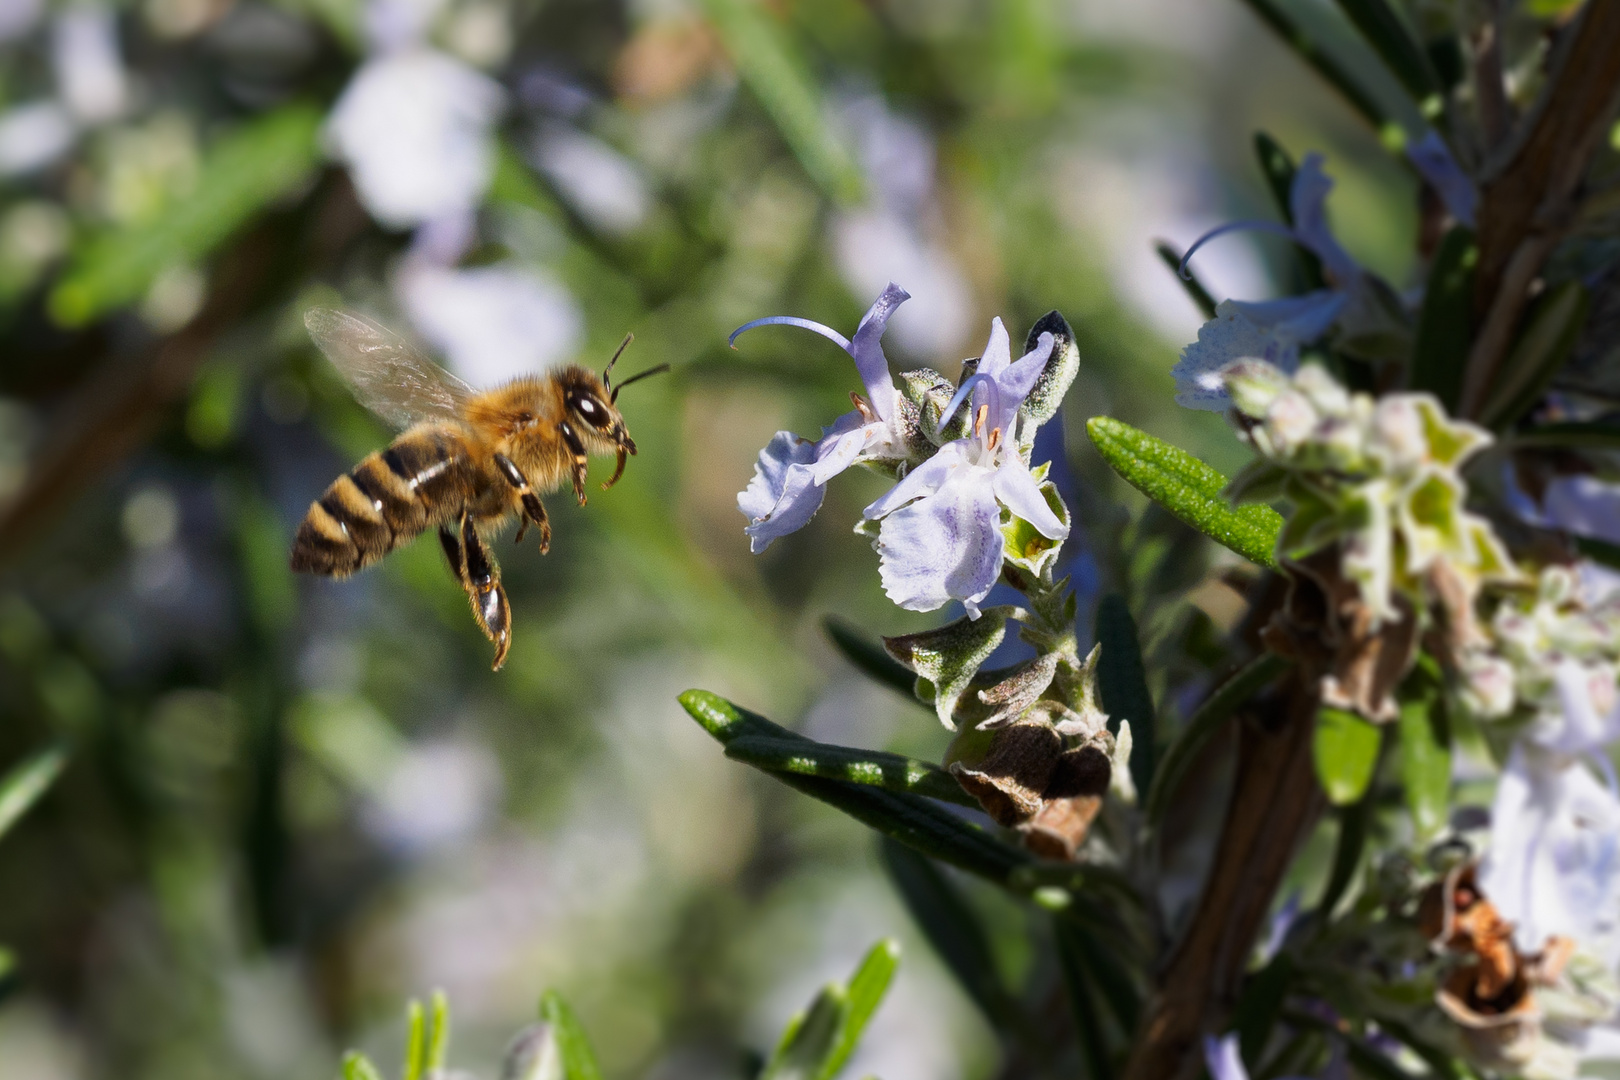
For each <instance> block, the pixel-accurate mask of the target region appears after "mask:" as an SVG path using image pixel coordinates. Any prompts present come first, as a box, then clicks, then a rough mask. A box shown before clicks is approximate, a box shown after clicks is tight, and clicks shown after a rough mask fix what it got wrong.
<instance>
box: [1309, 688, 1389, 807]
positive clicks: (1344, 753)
mask: <svg viewBox="0 0 1620 1080" xmlns="http://www.w3.org/2000/svg"><path fill="white" fill-rule="evenodd" d="M1382 740H1383V731H1382V729H1381V728H1379V726H1378V725H1377V724H1372V723H1369V722H1367V721H1366V720H1363V719H1362V718H1361V717H1359V716H1357V715H1356V714H1355V713H1352V712H1346V711H1344V710H1343V709H1330V708H1324V709H1322V710H1321V711H1320V712H1318V713H1317V714H1316V739H1315V742H1314V744H1313V745H1312V756H1313V757H1314V759H1315V761H1316V778H1317V779H1318V780H1320V781H1321V782H1322V790H1323V791H1325V792H1327V797H1328V802H1330V803H1332V804H1333V805H1334V806H1347V805H1349V804H1350V803H1353V802H1355V801H1356V800H1357V799H1359V798H1361V796H1362V795H1364V794H1366V791H1367V785H1368V784H1370V783H1372V778H1373V769H1374V768H1375V767H1376V766H1377V764H1378V746H1379V743H1380V742H1382Z"/></svg>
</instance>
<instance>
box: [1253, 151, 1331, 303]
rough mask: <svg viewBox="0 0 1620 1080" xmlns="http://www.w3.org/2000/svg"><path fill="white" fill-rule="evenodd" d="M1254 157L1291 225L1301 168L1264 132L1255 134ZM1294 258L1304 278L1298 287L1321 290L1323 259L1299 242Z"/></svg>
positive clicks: (1282, 213)
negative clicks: (1298, 173)
mask: <svg viewBox="0 0 1620 1080" xmlns="http://www.w3.org/2000/svg"><path fill="white" fill-rule="evenodd" d="M1254 156H1255V157H1256V158H1258V159H1259V161H1260V173H1261V175H1263V176H1264V177H1265V178H1266V187H1267V188H1268V189H1269V190H1270V191H1271V200H1272V202H1274V203H1276V204H1277V213H1278V214H1279V215H1280V216H1281V217H1282V219H1283V220H1284V221H1285V222H1287V223H1288V224H1289V225H1290V226H1292V225H1293V224H1294V199H1293V195H1294V176H1295V174H1296V173H1297V172H1298V167H1297V166H1295V164H1294V159H1293V157H1291V156H1290V155H1289V153H1288V151H1287V150H1285V149H1283V145H1282V143H1280V142H1278V141H1277V140H1276V139H1274V138H1272V137H1271V136H1270V135H1268V134H1267V133H1266V132H1264V131H1257V132H1255V133H1254ZM1292 258H1293V260H1294V263H1295V265H1297V266H1298V267H1299V269H1300V276H1301V279H1300V281H1299V282H1298V286H1299V288H1300V290H1301V291H1309V290H1311V289H1320V288H1322V287H1323V286H1324V284H1325V282H1324V281H1323V279H1322V260H1321V259H1319V258H1317V257H1316V255H1315V254H1314V253H1312V252H1310V251H1307V250H1306V249H1305V248H1303V247H1300V246H1299V245H1298V244H1295V245H1294V250H1293V253H1292Z"/></svg>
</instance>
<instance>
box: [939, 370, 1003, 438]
mask: <svg viewBox="0 0 1620 1080" xmlns="http://www.w3.org/2000/svg"><path fill="white" fill-rule="evenodd" d="M995 385H996V380H994V379H992V378H991V377H990V376H988V375H985V374H983V373H981V372H974V373H973V374H972V375H969V376H968V377H967V378H966V379H964V380H963V381H962V385H961V386H958V387H957V388H956V393H954V394H952V395H951V401H950V404H948V405H946V406H945V411H944V412H942V413H940V414H939V427H938V428H936V429H934V434H935V435H936V436H937V435H938V434H939V433H940V432H942V431H944V430H945V426H946V425H947V424H949V423H950V422H951V417H953V416H955V415H956V410H957V408H958V407H959V406H960V405H961V404H962V399H963V398H965V397H967V396H968V395H969V394H971V393H973V391H975V390H977V389H978V388H979V387H981V386H983V387H985V388H986V393H990V394H993V393H995Z"/></svg>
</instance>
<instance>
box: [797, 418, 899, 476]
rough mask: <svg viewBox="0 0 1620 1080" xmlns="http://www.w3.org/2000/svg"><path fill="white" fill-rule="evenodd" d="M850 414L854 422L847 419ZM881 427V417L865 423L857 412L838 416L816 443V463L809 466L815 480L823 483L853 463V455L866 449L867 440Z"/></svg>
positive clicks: (881, 428)
mask: <svg viewBox="0 0 1620 1080" xmlns="http://www.w3.org/2000/svg"><path fill="white" fill-rule="evenodd" d="M851 418H853V420H854V423H850V422H849V421H850V420H851ZM882 430H884V425H883V423H882V422H881V421H878V422H875V423H870V424H869V423H866V422H865V418H864V417H862V416H861V414H860V413H858V412H849V413H845V414H844V415H843V416H840V417H839V418H838V419H837V420H836V421H835V422H834V423H833V425H832V427H830V428H828V429H827V430H826V431H825V432H824V433H823V434H822V436H821V441H820V442H818V443H817V444H816V463H815V464H814V465H812V466H811V467H810V473H811V475H812V476H813V477H814V478H815V482H816V483H818V484H825V483H826V482H827V481H829V480H831V479H832V478H833V477H835V476H837V475H838V474H839V473H841V472H843V471H844V470H845V469H847V468H849V467H850V466H851V465H853V464H855V458H856V457H857V456H859V454H860V452H861V451H862V450H864V449H866V444H867V442H868V441H869V440H870V439H871V438H872V436H873V435H874V434H876V433H877V432H880V431H882Z"/></svg>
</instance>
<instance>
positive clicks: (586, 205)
mask: <svg viewBox="0 0 1620 1080" xmlns="http://www.w3.org/2000/svg"><path fill="white" fill-rule="evenodd" d="M533 162H534V166H535V168H537V169H539V170H540V171H541V172H543V173H545V174H546V175H547V176H549V177H550V178H551V180H552V182H553V183H555V184H556V185H557V188H558V190H560V191H561V192H562V194H563V197H564V198H566V199H567V200H568V201H569V202H570V203H571V204H573V206H574V207H575V209H577V210H578V211H579V212H580V213H581V214H582V215H584V216H585V218H586V220H588V221H589V222H590V223H591V224H593V225H595V226H596V227H597V228H599V229H601V230H602V231H603V232H608V233H614V234H623V233H628V232H631V231H633V230H634V229H635V228H636V227H637V226H639V225H640V224H641V223H642V222H643V221H644V220H646V217H647V213H648V211H649V210H650V209H651V207H652V196H651V195H650V194H649V193H648V191H647V181H646V180H645V179H643V178H642V175H641V172H640V170H638V169H637V168H636V167H635V165H633V164H632V163H631V162H630V160H629V159H628V158H626V157H625V156H624V155H623V154H620V153H619V152H618V151H617V150H615V149H613V148H612V147H611V146H609V145H608V144H607V143H605V142H603V141H602V140H601V139H598V138H595V137H593V136H591V135H586V134H585V133H584V132H582V131H578V130H576V129H574V128H572V127H569V126H567V125H565V124H550V125H547V126H546V128H545V129H544V130H543V131H541V133H540V135H539V137H538V138H537V139H536V140H535V144H534V154H533Z"/></svg>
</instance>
